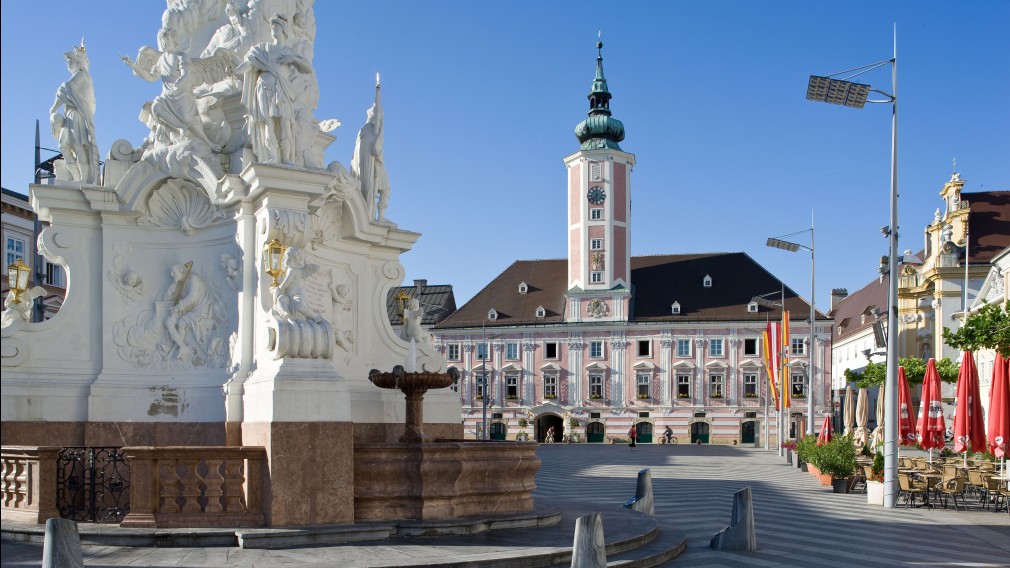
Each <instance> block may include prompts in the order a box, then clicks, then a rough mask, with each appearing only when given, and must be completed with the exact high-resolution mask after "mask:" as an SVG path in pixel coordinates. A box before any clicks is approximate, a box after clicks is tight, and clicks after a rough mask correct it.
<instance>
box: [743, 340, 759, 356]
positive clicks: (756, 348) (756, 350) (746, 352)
mask: <svg viewBox="0 0 1010 568" xmlns="http://www.w3.org/2000/svg"><path fill="white" fill-rule="evenodd" d="M748 343H750V344H752V345H753V346H754V350H753V351H749V350H748V349H747V344H748ZM743 354H744V357H757V356H759V355H760V354H761V342H760V341H758V338H756V337H748V338H745V339H744V340H743Z"/></svg>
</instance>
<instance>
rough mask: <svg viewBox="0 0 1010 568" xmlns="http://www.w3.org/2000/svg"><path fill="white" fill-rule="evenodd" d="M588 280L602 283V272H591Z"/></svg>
mask: <svg viewBox="0 0 1010 568" xmlns="http://www.w3.org/2000/svg"><path fill="white" fill-rule="evenodd" d="M589 280H590V282H592V283H593V284H601V283H603V273H602V272H593V273H592V274H591V275H590V278H589Z"/></svg>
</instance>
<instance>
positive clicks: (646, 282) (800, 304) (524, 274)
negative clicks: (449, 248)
mask: <svg viewBox="0 0 1010 568" xmlns="http://www.w3.org/2000/svg"><path fill="white" fill-rule="evenodd" d="M567 270H568V261H567V260H566V259H548V260H519V261H516V262H515V263H513V264H512V265H511V266H509V267H508V268H506V269H505V271H504V272H502V273H501V274H499V275H498V277H496V278H495V279H494V280H492V281H491V282H490V283H489V284H488V285H487V286H486V287H485V288H484V289H483V290H481V291H480V292H478V293H477V295H476V296H474V297H473V299H471V300H470V301H469V302H467V303H466V304H465V305H464V306H463V307H462V308H460V309H459V310H458V311H457V312H456V313H454V314H452V315H451V316H449V317H448V318H446V319H445V321H443V322H441V323H439V324H438V325H437V326H436V328H437V329H450V328H460V327H475V326H480V325H484V326H486V327H495V326H499V327H501V326H517V325H538V324H540V325H542V324H558V323H562V322H564V309H565V293H566V292H567V289H566V286H567V283H568V282H567V281H568V276H567ZM706 275H708V276H711V277H712V281H713V285H712V287H711V288H705V287H703V286H702V279H703V278H704V277H705V276H706ZM523 282H525V283H526V285H527V286H528V287H529V290H528V291H527V293H526V294H520V293H519V285H520V283H523ZM631 285H632V307H631V321H632V322H638V323H646V322H703V321H754V320H757V321H765V320H768V319H775V318H777V317H780V312H779V310H778V309H777V308H775V309H769V308H766V307H763V306H761V307H759V309H758V312H757V313H748V312H747V304H749V303H750V301H751V298H753V297H754V296H756V295H759V294H765V293H767V292H778V291H779V290H782V288H783V284H782V281H780V280H779V279H777V278H775V277H774V276H772V274H771V273H770V272H768V271H767V270H765V268H764V267H762V266H761V265H759V264H758V263H756V262H755V261H754V259H752V258H751V257H750V256H748V255H747V254H745V253H741V252H737V253H711V254H672V255H656V256H636V257H632V259H631ZM767 298H768V299H769V300H772V301H775V302H777V301H778V300H779V294H778V293H776V294H772V295H769V296H767ZM785 298H786V306H787V308H788V309H789V310H790V311H792V313H793V318H794V319H801V318H803V317H804V316H808V315H809V313H810V305H809V304H808V303H807V302H806V301H804V300H803V299H802V298H800V297H799V296H798V295H797V294H796V293H795V292H794V291H793V290H791V289H790V288H788V287H785ZM673 302H678V303H679V304H680V306H681V313H680V315H673V314H672V313H671V310H670V305H671V304H673ZM541 306H542V307H543V308H544V310H545V312H546V316H545V317H543V318H537V317H536V310H537V308H538V307H541ZM492 308H493V309H494V310H495V311H496V312H497V313H498V318H497V319H496V320H493V321H492V320H488V319H487V314H488V311H489V310H491V309H492ZM822 317H825V316H824V315H823V314H820V313H819V314H818V318H822Z"/></svg>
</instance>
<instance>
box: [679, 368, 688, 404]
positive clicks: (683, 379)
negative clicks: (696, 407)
mask: <svg viewBox="0 0 1010 568" xmlns="http://www.w3.org/2000/svg"><path fill="white" fill-rule="evenodd" d="M681 386H686V387H687V393H686V394H684V393H681V392H680V391H681V389H680V387H681ZM677 398H691V375H689V374H687V373H677Z"/></svg>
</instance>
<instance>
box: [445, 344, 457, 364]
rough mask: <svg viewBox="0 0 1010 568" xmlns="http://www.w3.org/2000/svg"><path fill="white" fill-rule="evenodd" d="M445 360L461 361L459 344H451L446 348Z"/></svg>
mask: <svg viewBox="0 0 1010 568" xmlns="http://www.w3.org/2000/svg"><path fill="white" fill-rule="evenodd" d="M445 358H446V359H447V360H449V361H459V343H449V344H447V345H446V346H445Z"/></svg>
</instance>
